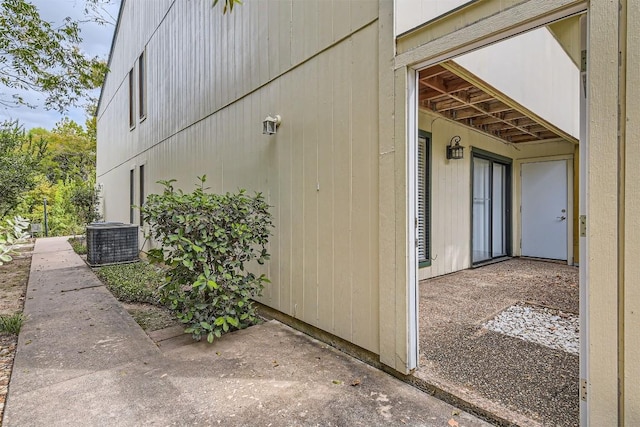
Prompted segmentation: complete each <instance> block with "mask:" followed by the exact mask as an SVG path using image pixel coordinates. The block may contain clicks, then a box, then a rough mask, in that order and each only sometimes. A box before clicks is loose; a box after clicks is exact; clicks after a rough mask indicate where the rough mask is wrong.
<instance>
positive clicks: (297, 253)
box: [291, 72, 307, 319]
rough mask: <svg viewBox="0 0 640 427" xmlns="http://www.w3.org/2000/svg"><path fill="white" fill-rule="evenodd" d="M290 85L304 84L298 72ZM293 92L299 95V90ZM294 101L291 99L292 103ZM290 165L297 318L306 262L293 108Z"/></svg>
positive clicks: (300, 155)
mask: <svg viewBox="0 0 640 427" xmlns="http://www.w3.org/2000/svg"><path fill="white" fill-rule="evenodd" d="M291 79H292V86H291V87H304V84H305V82H304V79H303V78H302V74H301V73H299V72H298V73H294V74H293V75H292V76H291ZM297 96H300V95H299V94H298V95H297ZM294 100H295V98H294ZM294 105H296V102H295V101H294V102H293V103H292V106H294ZM291 116H292V117H291V119H292V120H291V123H292V125H291V128H292V138H291V142H292V144H291V147H292V150H291V169H292V174H291V175H292V179H293V182H292V186H291V196H292V203H291V210H292V211H293V218H292V219H293V224H292V242H291V243H292V249H293V256H292V270H293V277H292V279H291V286H292V304H293V311H294V315H295V317H297V318H301V319H302V318H304V315H305V314H304V278H305V269H306V268H307V266H306V265H305V263H304V260H305V251H306V246H305V229H304V216H305V214H306V211H305V206H304V198H303V195H304V185H305V181H306V179H305V178H306V177H305V171H304V162H303V159H304V148H303V147H304V146H303V144H304V129H303V120H304V115H303V109H302V108H295V107H294V108H293V109H292V111H291Z"/></svg>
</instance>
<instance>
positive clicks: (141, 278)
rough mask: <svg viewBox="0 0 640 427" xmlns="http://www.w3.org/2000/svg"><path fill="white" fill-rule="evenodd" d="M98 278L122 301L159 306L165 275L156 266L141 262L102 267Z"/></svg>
mask: <svg viewBox="0 0 640 427" xmlns="http://www.w3.org/2000/svg"><path fill="white" fill-rule="evenodd" d="M96 274H97V276H98V277H99V278H100V279H102V281H103V282H104V283H105V284H106V285H107V288H109V290H110V291H111V293H112V294H113V295H114V296H115V297H116V298H117V299H118V300H120V301H124V302H144V303H150V304H158V295H157V293H158V292H157V290H158V287H159V286H160V285H161V284H162V282H163V278H164V275H163V273H162V271H161V270H160V269H158V268H157V267H156V266H153V265H150V264H148V263H146V262H143V261H140V262H135V263H131V264H116V265H107V266H104V267H100V268H99V269H97V270H96Z"/></svg>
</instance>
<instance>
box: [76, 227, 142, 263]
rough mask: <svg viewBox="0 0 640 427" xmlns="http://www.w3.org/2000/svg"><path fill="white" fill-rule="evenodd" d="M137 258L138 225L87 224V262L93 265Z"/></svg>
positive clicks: (131, 260)
mask: <svg viewBox="0 0 640 427" xmlns="http://www.w3.org/2000/svg"><path fill="white" fill-rule="evenodd" d="M137 260H138V226H137V225H135V224H123V223H119V222H101V223H93V224H90V225H88V226H87V263H88V264H89V265H90V266H92V267H94V266H100V265H107V264H122V263H128V262H135V261H137Z"/></svg>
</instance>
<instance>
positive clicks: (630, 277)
mask: <svg viewBox="0 0 640 427" xmlns="http://www.w3.org/2000/svg"><path fill="white" fill-rule="evenodd" d="M626 7H627V19H626V24H627V28H626V34H625V36H626V44H627V46H626V70H625V72H626V75H625V80H626V106H625V108H626V118H627V120H626V131H625V134H626V149H625V164H624V171H625V177H624V180H625V193H624V197H625V212H624V217H625V221H624V224H625V225H624V227H625V233H624V252H623V253H624V257H625V262H624V268H625V269H624V294H623V296H622V301H623V302H624V314H623V315H624V334H623V345H624V347H623V348H624V354H623V357H624V373H623V375H624V384H625V385H624V408H625V426H629V427H631V426H637V425H640V382H639V380H640V327H638V325H640V263H638V260H637V258H638V255H640V223H639V222H638V221H637V218H638V212H640V191H639V190H638V186H639V185H640V168H639V167H638V165H640V105H638V99H639V97H640V72H639V71H638V70H640V4H639V3H638V2H634V1H627V2H626Z"/></svg>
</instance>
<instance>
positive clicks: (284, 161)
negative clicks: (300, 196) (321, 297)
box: [275, 75, 295, 314]
mask: <svg viewBox="0 0 640 427" xmlns="http://www.w3.org/2000/svg"><path fill="white" fill-rule="evenodd" d="M291 83H292V79H291V76H290V75H287V76H284V77H283V78H282V79H281V80H279V81H278V84H277V86H278V89H279V93H280V99H281V105H282V107H283V117H284V120H285V122H284V123H283V124H282V126H281V129H280V130H279V131H278V133H277V134H276V135H277V136H276V138H277V139H276V141H275V144H276V153H277V156H278V173H279V187H278V191H279V196H278V198H279V200H280V204H279V205H278V206H277V209H278V218H279V221H278V225H277V226H278V228H279V231H278V234H279V235H280V252H279V257H278V258H279V260H280V266H279V267H280V305H279V307H280V309H281V310H282V311H284V312H285V313H287V314H293V303H292V277H293V274H292V269H293V263H292V259H293V240H292V237H293V236H292V231H293V214H294V212H293V205H292V200H293V199H292V189H293V175H292V172H293V170H292V148H291V147H292V146H293V136H292V135H293V129H292V126H293V123H294V121H293V118H294V117H293V110H294V109H295V108H294V106H293V104H294V103H293V96H294V93H293V91H291V90H290V87H291V86H290V85H291Z"/></svg>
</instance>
